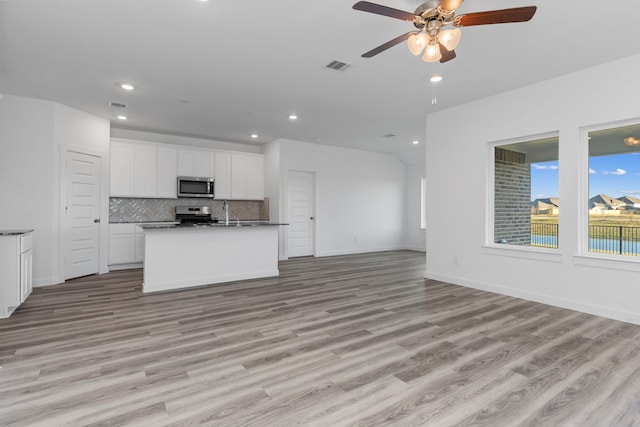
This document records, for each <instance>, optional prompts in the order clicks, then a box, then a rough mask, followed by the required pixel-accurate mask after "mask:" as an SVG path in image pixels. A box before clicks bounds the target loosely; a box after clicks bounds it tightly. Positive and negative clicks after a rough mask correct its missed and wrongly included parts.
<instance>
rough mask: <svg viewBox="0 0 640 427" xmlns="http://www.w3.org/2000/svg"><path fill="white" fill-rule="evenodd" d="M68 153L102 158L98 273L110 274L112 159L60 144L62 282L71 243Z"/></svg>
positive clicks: (80, 148) (100, 152) (84, 149)
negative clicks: (67, 176)
mask: <svg viewBox="0 0 640 427" xmlns="http://www.w3.org/2000/svg"><path fill="white" fill-rule="evenodd" d="M67 152H74V153H79V154H86V155H89V156H95V157H99V158H100V227H99V230H100V232H99V240H100V242H99V246H98V258H99V259H98V269H99V270H98V273H99V274H104V273H108V272H109V188H110V172H109V171H110V166H109V165H110V159H109V153H107V152H104V151H98V150H93V149H90V148H86V147H78V146H74V145H69V144H60V148H59V159H60V163H59V171H60V177H59V179H60V200H59V201H58V230H59V254H60V257H59V260H58V271H59V272H60V278H61V279H62V280H61V281H64V280H65V277H66V275H67V266H66V265H65V257H66V256H67V252H68V250H69V245H70V242H69V240H68V239H67V238H66V236H68V235H69V234H68V233H65V231H66V227H67V223H66V216H65V212H64V208H65V205H66V200H67V189H66V187H65V185H64V183H65V175H64V174H65V161H66V158H67Z"/></svg>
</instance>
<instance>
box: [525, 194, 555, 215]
mask: <svg viewBox="0 0 640 427" xmlns="http://www.w3.org/2000/svg"><path fill="white" fill-rule="evenodd" d="M559 212H560V199H559V198H557V197H549V198H546V199H536V200H534V201H533V202H531V213H532V214H533V215H538V214H543V215H558V213H559Z"/></svg>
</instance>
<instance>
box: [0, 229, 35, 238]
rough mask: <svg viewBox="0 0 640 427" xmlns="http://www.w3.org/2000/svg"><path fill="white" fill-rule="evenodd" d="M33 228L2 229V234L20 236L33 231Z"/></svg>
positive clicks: (0, 234) (0, 232) (0, 231)
mask: <svg viewBox="0 0 640 427" xmlns="http://www.w3.org/2000/svg"><path fill="white" fill-rule="evenodd" d="M32 232H33V228H31V229H24V230H0V236H19V235H21V234H27V233H32Z"/></svg>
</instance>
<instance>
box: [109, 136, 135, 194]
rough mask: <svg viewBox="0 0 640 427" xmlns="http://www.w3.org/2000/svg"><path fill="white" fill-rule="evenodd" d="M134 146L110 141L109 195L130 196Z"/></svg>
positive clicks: (132, 191)
mask: <svg viewBox="0 0 640 427" xmlns="http://www.w3.org/2000/svg"><path fill="white" fill-rule="evenodd" d="M134 150H135V148H134V146H133V145H132V144H129V143H125V142H116V141H111V195H112V196H131V195H133V193H134V190H133V177H134V166H133V163H134V160H133V159H134V156H135V154H134Z"/></svg>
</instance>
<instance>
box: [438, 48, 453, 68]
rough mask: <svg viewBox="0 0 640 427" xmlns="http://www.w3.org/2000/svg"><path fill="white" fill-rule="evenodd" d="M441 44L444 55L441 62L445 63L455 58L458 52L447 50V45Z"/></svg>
mask: <svg viewBox="0 0 640 427" xmlns="http://www.w3.org/2000/svg"><path fill="white" fill-rule="evenodd" d="M438 44H439V45H440V54H441V55H442V58H440V63H441V64H444V63H445V62H447V61H451V60H452V59H453V58H455V57H456V52H455V51H454V50H453V49H451V50H447V48H446V47H444V45H443V44H442V43H438Z"/></svg>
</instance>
